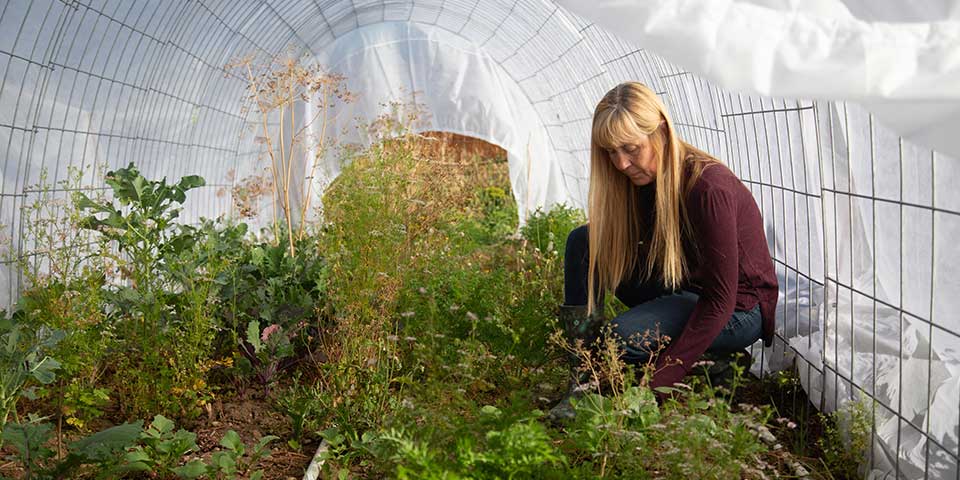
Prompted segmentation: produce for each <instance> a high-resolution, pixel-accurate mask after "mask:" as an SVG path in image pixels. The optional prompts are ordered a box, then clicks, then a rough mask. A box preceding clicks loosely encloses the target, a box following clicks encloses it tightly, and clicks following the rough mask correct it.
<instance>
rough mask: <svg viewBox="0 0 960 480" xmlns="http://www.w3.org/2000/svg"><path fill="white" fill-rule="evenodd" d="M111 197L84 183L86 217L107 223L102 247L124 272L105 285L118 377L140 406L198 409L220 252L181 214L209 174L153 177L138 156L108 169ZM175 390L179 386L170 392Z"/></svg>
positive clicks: (127, 398) (125, 399)
mask: <svg viewBox="0 0 960 480" xmlns="http://www.w3.org/2000/svg"><path fill="white" fill-rule="evenodd" d="M105 181H106V183H107V184H108V185H109V186H110V188H111V190H112V192H113V199H114V200H113V201H105V200H102V199H91V198H90V197H89V196H87V195H86V194H85V193H83V192H76V194H75V198H74V202H75V205H76V206H77V208H78V209H80V210H81V211H83V212H85V213H86V215H87V216H86V217H84V218H83V219H82V220H81V221H80V222H79V225H80V227H82V228H84V229H88V230H91V231H96V232H99V233H100V235H101V239H102V242H101V244H100V247H99V249H98V251H97V252H96V253H97V254H98V255H99V256H100V257H102V258H106V259H108V260H109V261H110V262H112V264H113V265H115V268H116V269H117V270H118V271H119V272H120V273H121V279H120V282H117V283H119V284H113V285H108V286H105V287H104V288H103V289H101V296H102V298H103V302H104V305H103V309H104V311H105V312H106V315H107V318H108V321H109V322H110V324H111V325H112V327H113V328H114V329H115V337H114V338H116V340H117V345H116V347H117V348H116V350H117V351H116V352H115V355H116V356H115V357H113V358H112V360H113V361H114V365H115V372H114V376H115V378H122V381H120V382H116V383H114V385H115V386H116V388H117V391H118V393H119V396H120V397H121V398H120V399H121V406H123V407H124V408H125V409H127V410H129V412H130V413H132V414H144V413H148V412H151V411H154V412H155V411H158V410H159V411H162V412H166V413H171V414H187V415H192V414H195V413H196V412H197V407H198V406H199V404H200V403H202V401H203V398H204V396H205V395H206V394H205V393H204V391H205V390H206V389H207V385H206V382H205V378H204V376H205V371H204V370H203V365H204V364H205V361H206V360H207V358H208V357H209V355H210V353H211V348H212V343H213V333H214V332H215V329H216V324H217V322H216V319H215V317H214V313H215V312H214V309H213V308H212V306H211V305H210V299H211V297H213V295H214V293H215V291H216V285H217V284H216V283H215V282H214V279H215V277H216V276H217V273H218V270H219V269H222V268H224V266H223V264H222V263H218V262H216V261H212V260H215V259H216V256H215V255H214V253H215V251H214V250H213V247H215V246H216V243H215V242H211V241H209V237H205V236H204V233H207V232H208V231H209V228H208V229H207V230H204V229H202V228H200V229H198V228H197V227H194V226H189V225H183V224H180V223H178V222H177V219H178V218H179V215H180V210H181V208H180V206H179V205H182V204H183V202H184V201H185V200H186V193H187V192H188V191H190V190H192V189H195V188H198V187H201V186H203V185H204V184H205V182H204V180H203V179H202V178H200V177H198V176H195V175H193V176H187V177H183V178H182V179H180V181H178V182H177V183H173V184H168V183H167V181H166V179H162V180H148V179H146V178H145V177H143V175H142V174H141V173H140V172H139V170H138V169H137V168H136V166H134V165H133V164H132V163H131V164H130V165H129V166H127V167H125V168H121V169H118V170H115V171H112V172H108V173H107V175H106V178H105ZM167 392H172V393H174V394H175V395H174V396H170V395H166V393H167Z"/></svg>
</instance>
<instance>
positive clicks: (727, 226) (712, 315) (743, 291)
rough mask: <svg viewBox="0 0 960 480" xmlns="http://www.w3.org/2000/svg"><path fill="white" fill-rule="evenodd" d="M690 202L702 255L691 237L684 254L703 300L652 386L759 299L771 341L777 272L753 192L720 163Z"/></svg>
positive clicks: (678, 373)
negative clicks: (735, 314)
mask: <svg viewBox="0 0 960 480" xmlns="http://www.w3.org/2000/svg"><path fill="white" fill-rule="evenodd" d="M641 198H642V197H641ZM686 204H687V212H688V215H689V218H690V221H691V223H692V224H693V228H694V231H695V238H694V239H692V241H693V242H694V243H695V245H696V247H697V248H698V249H699V253H700V255H699V256H698V255H696V254H693V252H692V251H691V249H692V247H693V245H691V244H690V241H691V239H684V253H685V256H686V259H687V262H688V266H689V268H690V272H691V274H690V278H689V283H690V284H691V287H693V289H694V290H699V294H700V299H699V300H698V301H697V305H696V307H695V308H694V310H693V313H692V314H691V315H690V319H689V320H688V321H687V325H686V327H684V329H683V333H681V334H680V337H679V338H676V339H673V341H672V342H671V343H670V345H669V346H668V347H667V348H666V349H665V350H664V351H663V352H661V354H660V356H659V358H658V359H657V364H656V368H657V372H656V374H655V375H654V377H653V379H652V381H651V386H652V387H658V386H669V385H673V384H674V383H676V382H679V381H680V380H681V379H682V378H683V377H684V376H685V375H686V374H687V372H688V371H689V370H690V368H691V367H692V366H693V363H694V362H696V361H697V359H698V358H699V357H700V355H702V354H703V353H704V352H705V351H706V350H707V348H708V347H709V346H710V344H711V343H713V340H714V339H715V338H716V337H717V335H718V334H719V333H720V330H722V329H723V327H724V326H725V325H726V324H727V321H728V320H729V319H730V317H731V316H732V315H733V311H734V309H737V310H751V309H753V307H755V306H756V305H757V304H758V303H759V304H760V315H761V317H762V318H763V341H764V344H765V345H767V346H769V345H770V344H771V343H772V341H773V332H774V319H775V310H776V306H777V296H778V295H777V292H778V287H777V276H776V271H775V270H774V266H773V260H772V259H771V258H770V253H769V250H768V247H767V240H766V236H765V235H764V229H763V219H762V218H761V217H760V209H759V208H758V207H757V203H756V201H755V200H754V199H753V195H751V194H750V191H749V190H748V189H747V187H746V186H745V185H744V184H743V182H741V181H740V179H738V178H737V176H736V175H735V174H734V173H733V172H732V171H730V169H729V168H727V167H726V166H725V165H722V164H716V165H711V166H708V167H706V168H705V169H704V170H703V173H702V174H701V176H700V178H699V179H698V180H697V182H696V183H695V184H694V186H693V188H691V190H690V192H689V194H688V195H687V198H686ZM648 208H653V205H652V204H651V205H648ZM677 361H679V363H677Z"/></svg>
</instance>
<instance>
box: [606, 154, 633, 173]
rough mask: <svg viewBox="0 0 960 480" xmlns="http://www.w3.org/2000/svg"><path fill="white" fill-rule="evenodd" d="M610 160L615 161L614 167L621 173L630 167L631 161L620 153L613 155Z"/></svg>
mask: <svg viewBox="0 0 960 480" xmlns="http://www.w3.org/2000/svg"><path fill="white" fill-rule="evenodd" d="M610 160H611V161H613V166H615V167H617V168H618V169H619V170H621V171H622V170H626V169H627V168H628V167H630V160H629V159H628V158H627V156H626V155H623V154H621V153H620V152H613V153H611V154H610Z"/></svg>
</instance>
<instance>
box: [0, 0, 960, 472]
mask: <svg viewBox="0 0 960 480" xmlns="http://www.w3.org/2000/svg"><path fill="white" fill-rule="evenodd" d="M291 49H292V51H294V52H295V53H296V54H298V55H305V56H307V58H309V59H311V61H316V62H318V63H320V64H321V65H323V66H324V67H325V68H327V69H328V70H329V71H332V72H338V73H342V74H343V75H345V76H346V79H347V80H346V81H347V84H348V86H349V88H350V89H351V90H353V91H355V92H357V94H358V98H357V101H356V102H354V103H351V104H349V105H347V106H345V107H343V111H342V112H338V114H337V116H336V117H335V118H336V119H337V120H336V122H337V125H336V126H335V127H336V128H333V129H330V130H329V132H332V133H330V135H336V136H338V137H339V138H338V140H339V141H341V142H343V143H356V142H359V143H364V142H370V141H372V139H369V138H363V136H362V135H360V133H359V132H358V131H356V130H350V128H349V127H350V125H353V124H354V123H356V122H358V121H371V120H373V119H374V118H376V117H377V116H378V115H380V114H381V113H382V112H383V106H382V105H383V104H384V103H388V102H390V101H392V100H404V101H405V100H408V99H410V98H413V99H414V100H415V101H416V103H419V104H421V105H423V106H424V108H425V110H426V111H427V113H428V114H429V116H428V117H427V121H426V123H425V124H423V125H420V126H419V127H417V128H418V129H420V130H424V131H426V130H441V131H449V132H455V133H459V134H463V135H469V136H473V137H477V138H480V139H483V140H486V141H488V142H491V143H493V144H496V145H499V146H501V147H503V148H504V149H505V150H506V151H507V152H508V158H509V167H510V172H511V174H510V178H511V181H512V186H513V192H514V195H515V196H516V200H517V204H518V206H519V209H520V211H519V215H520V217H521V220H523V219H524V218H526V216H527V215H528V214H529V212H531V211H533V210H534V209H536V208H538V207H549V206H551V205H554V204H558V203H566V204H569V205H573V206H576V207H581V208H582V207H583V206H584V204H585V200H586V193H587V179H588V177H589V171H588V148H589V132H590V122H591V115H592V111H593V107H594V106H595V105H596V102H597V101H598V100H599V99H600V97H601V96H602V95H603V94H604V93H605V92H606V91H607V90H609V89H610V88H611V87H613V86H614V85H616V84H617V83H619V82H622V81H625V80H638V81H641V82H644V83H646V84H647V85H649V86H651V87H652V88H653V89H654V90H655V91H656V92H658V93H659V95H660V96H661V97H662V98H663V99H664V101H665V102H666V104H667V106H668V107H669V108H670V111H671V114H672V115H673V118H674V121H675V123H676V125H677V126H678V128H679V131H680V134H681V135H682V136H684V138H685V139H687V140H688V141H690V142H691V143H693V144H695V145H697V146H699V147H701V148H703V149H705V150H707V151H709V152H712V153H714V154H715V155H717V156H718V157H719V158H721V159H723V160H724V161H725V162H727V164H728V165H729V166H730V167H731V168H732V169H733V170H734V172H736V173H737V175H738V176H739V177H740V178H741V180H742V181H743V182H744V183H745V184H746V185H747V186H748V187H749V188H750V189H751V191H752V192H753V194H754V196H755V197H756V200H757V203H758V205H759V206H760V207H761V211H762V212H763V215H764V219H765V223H766V229H767V238H768V241H769V248H770V252H771V254H772V255H773V257H774V261H775V264H776V266H777V274H778V278H779V280H780V288H781V296H780V302H779V304H778V312H777V341H776V342H775V344H774V346H773V347H771V348H769V349H762V348H760V346H759V345H758V346H755V347H754V348H755V350H754V358H755V359H756V364H755V365H754V367H755V371H756V372H757V373H761V372H765V371H769V370H771V369H781V368H787V367H790V366H792V365H794V364H796V366H797V368H798V369H799V370H800V373H801V379H802V382H803V386H804V388H805V390H806V391H807V393H808V394H809V395H810V398H811V400H812V401H813V403H814V404H815V405H817V406H819V407H821V408H823V409H824V410H827V411H831V410H833V409H835V408H838V406H839V405H840V404H842V403H843V402H845V401H846V400H849V399H865V400H866V401H867V402H868V403H869V406H870V407H869V408H870V411H871V412H872V414H873V416H874V420H875V421H874V429H873V433H872V435H871V437H872V442H873V448H872V449H871V452H870V455H869V459H868V460H869V462H870V463H869V472H870V473H869V475H870V477H871V478H958V475H960V469H958V456H960V442H958V434H960V313H958V312H960V260H958V258H960V244H958V242H956V238H958V237H960V190H958V189H957V188H956V186H955V184H954V182H956V181H958V180H960V163H958V160H957V157H958V156H960V135H957V133H956V132H960V6H958V3H957V2H955V1H950V0H923V1H911V2H903V1H900V0H873V1H869V2H868V1H864V0H842V1H841V0H817V1H809V2H801V1H788V0H726V1H719V0H713V1H712V0H646V1H637V2H626V1H622V0H619V1H615V0H605V1H591V2H586V1H582V2H581V1H576V0H564V1H562V2H560V3H559V4H558V3H554V2H552V1H549V0H483V1H477V0H445V1H444V0H433V1H402V0H391V1H389V2H386V1H367V0H352V1H350V0H195V1H177V2H174V1H169V0H125V1H122V2H121V1H106V0H8V1H4V2H3V3H2V7H0V72H2V76H0V87H2V90H0V151H2V152H3V153H2V155H3V157H2V159H3V160H2V161H3V167H2V168H3V170H2V178H3V184H2V191H0V225H2V232H3V236H4V239H5V240H6V241H7V242H9V243H10V245H11V246H12V249H13V251H14V252H23V251H27V250H28V249H27V248H25V246H24V245H21V238H22V237H23V232H22V229H23V228H24V227H23V225H24V222H22V221H21V212H22V211H23V210H24V207H25V206H27V205H30V204H31V203H32V202H35V201H36V200H37V198H39V195H41V191H40V190H41V189H40V188H37V185H38V184H41V183H46V184H53V185H55V184H57V182H59V181H61V180H63V179H65V178H67V177H68V175H69V170H70V169H80V171H81V172H83V178H82V179H81V183H80V184H81V187H79V188H81V189H91V190H94V189H103V187H104V186H103V185H102V183H98V182H101V180H99V179H100V178H101V177H100V176H98V175H97V174H96V171H95V170H96V169H95V168H92V166H96V167H98V168H99V167H106V168H108V169H110V168H117V167H121V166H125V165H126V164H127V163H129V162H134V163H136V164H137V165H138V166H139V167H140V168H141V170H143V171H144V173H145V175H147V176H148V177H151V176H152V177H161V176H167V177H168V178H171V179H173V178H178V177H179V176H182V175H188V174H198V175H201V176H203V177H204V178H206V180H207V186H206V187H204V188H202V189H200V191H199V193H197V194H194V195H193V196H192V197H190V199H189V200H188V203H187V205H186V207H185V216H186V217H187V218H188V219H190V220H197V219H199V218H200V217H208V218H213V217H216V216H218V215H223V214H226V215H229V214H231V205H232V204H231V201H230V199H229V195H223V194H222V192H223V190H224V189H229V188H231V187H232V186H234V185H235V184H236V182H238V181H239V179H241V178H243V177H244V175H246V174H249V173H250V172H255V171H257V169H259V168H261V167H260V166H258V163H257V162H258V158H259V157H260V151H261V148H262V147H261V146H260V145H258V144H257V142H256V141H255V138H254V137H253V136H252V135H248V133H249V130H250V126H251V124H252V123H253V122H254V119H253V118H252V116H251V115H250V114H249V112H247V111H245V110H243V109H242V108H241V107H242V105H241V101H240V100H241V99H242V98H243V96H244V89H245V87H246V84H245V83H244V82H243V80H242V79H241V78H237V77H236V76H231V75H226V74H225V69H224V66H225V65H227V64H228V62H230V61H231V60H232V59H234V58H236V57H239V56H243V55H248V54H251V53H252V54H258V55H265V56H268V57H269V56H277V55H284V54H288V53H289V52H290V51H291ZM303 110H304V111H303V112H301V115H300V117H301V118H302V117H303V116H304V115H306V114H309V113H310V112H309V107H306V106H305V107H303ZM339 158H342V157H339V156H335V155H332V154H328V155H314V154H313V153H311V152H303V153H302V158H300V159H299V160H300V161H299V162H298V165H299V167H298V168H299V169H300V172H299V173H300V174H301V175H302V177H301V178H303V177H306V176H308V175H310V173H309V172H314V175H313V177H312V181H313V182H314V183H315V185H316V186H317V187H318V188H322V187H323V186H325V185H327V184H329V182H330V181H331V180H332V179H333V178H334V177H335V176H336V174H337V173H338V172H339V171H340V168H341V165H340V164H339V163H338V159H339ZM315 162H316V163H315ZM67 190H71V189H69V188H63V189H54V191H53V193H54V194H55V197H56V198H60V199H64V198H67V195H68V194H69V193H70V192H69V191H67ZM314 202H316V200H315V199H314ZM16 261H17V259H16V258H13V259H7V260H5V262H4V263H3V264H2V266H0V268H2V271H0V279H2V280H0V281H2V282H4V285H3V288H2V292H3V294H2V295H3V299H2V300H3V303H4V304H5V305H9V304H11V303H12V302H13V301H15V299H16V297H17V292H18V291H19V290H20V288H22V285H21V282H20V279H19V278H18V273H17V272H18V269H17V268H16V266H15V262H16Z"/></svg>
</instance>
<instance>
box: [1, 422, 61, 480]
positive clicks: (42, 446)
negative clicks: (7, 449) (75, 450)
mask: <svg viewBox="0 0 960 480" xmlns="http://www.w3.org/2000/svg"><path fill="white" fill-rule="evenodd" d="M51 428H52V426H51V425H50V424H49V423H41V422H39V421H33V422H26V423H8V424H5V425H4V427H3V436H2V438H3V441H4V442H6V443H7V444H8V445H10V446H11V447H12V448H13V449H14V451H15V452H16V459H17V461H18V462H19V463H20V465H21V466H22V467H23V470H24V472H25V474H26V478H34V477H36V476H40V474H42V472H43V471H44V468H45V465H44V464H45V462H46V461H47V460H48V459H50V458H51V457H53V453H54V452H53V450H50V449H49V448H47V447H46V443H47V440H49V439H50V430H51Z"/></svg>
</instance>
